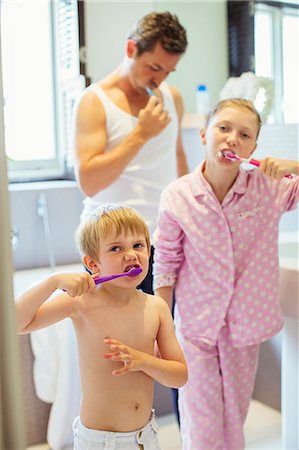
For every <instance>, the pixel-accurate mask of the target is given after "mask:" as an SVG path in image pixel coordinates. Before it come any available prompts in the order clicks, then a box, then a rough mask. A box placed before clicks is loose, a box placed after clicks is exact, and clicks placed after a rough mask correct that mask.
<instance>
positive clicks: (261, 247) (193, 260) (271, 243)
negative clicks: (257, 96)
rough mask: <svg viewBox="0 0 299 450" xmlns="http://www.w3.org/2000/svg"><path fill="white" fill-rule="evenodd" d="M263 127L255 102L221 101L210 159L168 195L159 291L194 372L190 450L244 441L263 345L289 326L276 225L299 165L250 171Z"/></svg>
mask: <svg viewBox="0 0 299 450" xmlns="http://www.w3.org/2000/svg"><path fill="white" fill-rule="evenodd" d="M260 126H261V120H260V117H259V114H258V113H257V111H256V110H255V108H254V106H253V104H252V103H251V102H250V101H248V100H244V99H229V100H224V101H221V102H220V103H219V104H218V105H217V106H216V107H215V109H214V110H213V111H211V113H210V114H209V115H208V118H207V125H206V128H205V129H202V130H201V140H202V142H203V144H204V145H206V150H207V151H206V160H205V161H203V162H202V163H201V164H200V166H199V167H197V168H196V169H195V171H194V172H193V173H191V174H189V175H186V176H184V177H181V178H180V179H178V180H176V181H175V182H173V183H171V184H170V185H169V186H168V187H167V188H166V189H165V190H164V191H163V193H162V196H161V201H160V212H159V218H158V223H157V229H156V233H155V266H154V274H155V288H156V292H157V293H158V294H159V295H160V296H161V297H163V298H164V299H165V300H166V301H167V302H168V304H169V306H170V307H171V301H172V300H171V299H172V293H173V292H172V291H173V289H174V288H175V295H176V306H175V325H176V331H177V336H178V339H179V341H180V344H181V346H182V349H183V351H184V354H185V357H186V361H187V365H188V372H189V379H188V383H187V384H186V385H185V386H184V387H182V388H181V389H180V391H179V409H180V417H181V437H182V446H183V449H185V450H190V449H192V450H212V449H213V450H214V449H215V450H216V449H217V450H220V449H221V450H232V449H234V450H235V449H238V450H240V449H242V448H244V437H243V424H244V421H245V418H246V414H247V411H248V407H249V404H250V399H251V395H252V391H253V386H254V379H255V374H256V368H257V361H258V351H259V345H260V343H261V342H262V341H265V340H267V339H269V338H270V337H271V336H273V335H275V334H276V333H277V332H278V331H279V330H280V329H281V327H282V322H283V318H282V313H281V310H280V306H279V302H278V281H279V264H278V263H279V261H278V226H279V220H280V218H281V216H282V214H283V213H284V212H285V211H289V210H291V209H293V208H295V206H296V203H297V201H298V197H299V189H298V177H296V176H294V177H293V178H292V179H289V178H287V177H285V175H286V174H289V173H295V174H298V173H299V167H298V163H297V162H295V161H288V160H284V159H276V158H265V159H264V160H263V161H262V162H261V165H260V167H259V169H256V170H252V171H245V170H243V168H240V162H238V161H232V160H229V159H227V157H226V152H229V153H231V154H233V155H236V156H238V157H241V158H249V157H250V155H251V154H252V153H253V151H254V150H255V148H256V145H257V137H258V134H259V130H260Z"/></svg>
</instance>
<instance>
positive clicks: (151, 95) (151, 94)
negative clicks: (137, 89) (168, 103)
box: [145, 86, 155, 97]
mask: <svg viewBox="0 0 299 450" xmlns="http://www.w3.org/2000/svg"><path fill="white" fill-rule="evenodd" d="M145 90H146V92H147V93H148V95H149V96H150V97H153V96H154V95H155V93H154V91H153V90H152V89H151V88H149V87H148V86H146V87H145Z"/></svg>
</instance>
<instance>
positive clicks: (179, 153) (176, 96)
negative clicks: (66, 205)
mask: <svg viewBox="0 0 299 450" xmlns="http://www.w3.org/2000/svg"><path fill="white" fill-rule="evenodd" d="M169 88H170V91H171V94H172V96H173V100H174V104H175V107H176V111H177V115H178V120H179V134H178V140H177V147H176V158H177V174H178V177H181V176H182V175H186V174H187V173H188V163H187V157H186V153H185V151H184V147H183V141H182V128H181V124H182V120H183V115H184V104H183V99H182V96H181V94H180V93H179V91H178V90H177V89H176V88H175V87H174V86H169Z"/></svg>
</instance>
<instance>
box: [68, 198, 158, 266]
mask: <svg viewBox="0 0 299 450" xmlns="http://www.w3.org/2000/svg"><path fill="white" fill-rule="evenodd" d="M111 232H115V235H116V236H118V235H120V234H121V233H122V232H125V233H128V232H131V233H141V234H142V235H144V237H145V240H146V244H147V248H148V251H149V252H150V237H149V231H148V227H147V225H146V223H145V221H144V219H143V217H142V216H141V215H140V214H139V213H138V212H137V211H135V209H133V208H129V207H126V206H123V205H118V204H114V203H111V204H104V205H101V206H98V207H97V208H95V209H94V210H93V211H92V212H91V213H90V214H89V215H88V216H86V217H85V218H84V219H83V220H82V222H81V224H80V225H79V227H78V229H77V231H76V235H75V239H76V243H77V246H78V248H79V251H80V253H81V255H82V256H84V255H88V256H90V257H91V258H93V259H98V256H99V250H100V244H101V240H102V239H105V238H106V237H107V236H108V235H109V234H110V233H111Z"/></svg>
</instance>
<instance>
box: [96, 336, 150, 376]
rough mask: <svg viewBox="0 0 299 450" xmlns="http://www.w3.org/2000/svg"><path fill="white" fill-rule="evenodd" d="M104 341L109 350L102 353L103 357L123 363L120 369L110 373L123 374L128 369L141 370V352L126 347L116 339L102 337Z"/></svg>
mask: <svg viewBox="0 0 299 450" xmlns="http://www.w3.org/2000/svg"><path fill="white" fill-rule="evenodd" d="M104 343H105V344H107V345H109V347H110V352H108V353H104V358H106V359H110V360H111V361H121V362H123V363H124V366H123V367H122V368H121V369H117V370H113V372H112V375H114V376H117V375H124V374H126V373H128V372H130V371H132V372H136V371H138V370H141V364H142V362H143V356H144V353H143V352H139V351H138V350H135V349H133V348H131V347H128V346H127V345H125V344H123V343H122V342H121V341H118V340H117V339H104Z"/></svg>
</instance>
